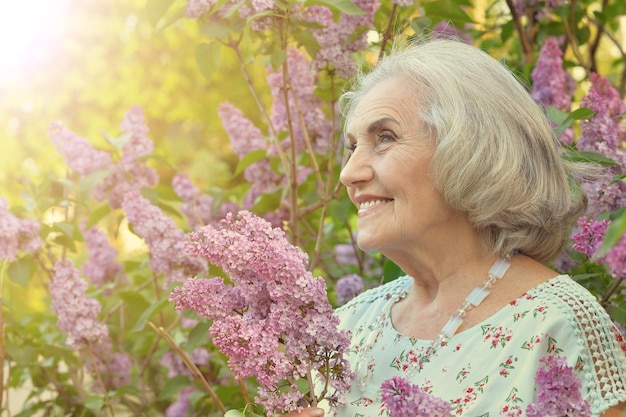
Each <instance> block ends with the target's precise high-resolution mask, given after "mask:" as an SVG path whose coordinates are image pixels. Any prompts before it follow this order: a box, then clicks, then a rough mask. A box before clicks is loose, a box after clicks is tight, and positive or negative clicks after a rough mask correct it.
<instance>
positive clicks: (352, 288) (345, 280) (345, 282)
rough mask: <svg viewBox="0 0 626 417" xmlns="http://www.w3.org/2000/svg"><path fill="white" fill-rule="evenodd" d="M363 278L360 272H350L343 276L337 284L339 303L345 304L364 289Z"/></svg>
mask: <svg viewBox="0 0 626 417" xmlns="http://www.w3.org/2000/svg"><path fill="white" fill-rule="evenodd" d="M363 288H364V285H363V278H361V276H360V275H358V274H349V275H345V276H343V277H341V278H340V279H339V280H338V281H337V284H336V285H335V295H336V296H337V304H339V305H343V304H345V303H347V302H348V301H350V300H352V299H353V298H354V297H356V296H357V295H358V294H360V293H361V292H362V291H363Z"/></svg>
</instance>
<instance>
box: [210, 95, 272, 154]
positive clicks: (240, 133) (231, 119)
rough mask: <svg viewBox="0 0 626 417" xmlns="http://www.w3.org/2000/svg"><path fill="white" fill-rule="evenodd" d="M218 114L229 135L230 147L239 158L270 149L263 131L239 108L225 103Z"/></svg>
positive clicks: (220, 106) (219, 108)
mask: <svg viewBox="0 0 626 417" xmlns="http://www.w3.org/2000/svg"><path fill="white" fill-rule="evenodd" d="M217 114H218V115H219V117H220V119H221V120H222V126H224V129H225V130H226V133H228V137H229V138H230V146H231V148H232V150H233V152H235V153H236V154H237V155H238V156H240V157H243V156H246V155H247V154H249V153H250V152H252V151H256V150H259V149H267V148H268V142H267V141H266V140H265V138H263V134H262V133H261V130H260V129H259V128H258V127H256V126H255V125H254V124H253V123H252V122H251V121H250V119H248V118H247V117H245V116H244V115H243V113H242V112H241V110H239V109H238V108H237V107H235V106H233V105H232V104H231V103H228V102H224V103H222V104H220V105H219V107H218V109H217Z"/></svg>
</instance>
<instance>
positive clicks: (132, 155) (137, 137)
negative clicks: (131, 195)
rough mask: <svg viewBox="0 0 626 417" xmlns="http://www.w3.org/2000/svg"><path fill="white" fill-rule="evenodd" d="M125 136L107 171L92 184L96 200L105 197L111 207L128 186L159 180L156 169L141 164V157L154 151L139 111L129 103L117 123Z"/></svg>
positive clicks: (137, 187) (148, 184)
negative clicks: (119, 123) (114, 162)
mask: <svg viewBox="0 0 626 417" xmlns="http://www.w3.org/2000/svg"><path fill="white" fill-rule="evenodd" d="M120 128H121V130H122V132H123V134H124V135H127V137H128V140H127V141H126V143H125V144H124V145H123V146H122V156H121V158H120V160H119V161H118V162H117V164H115V165H112V166H111V167H110V169H109V174H108V175H107V176H106V177H105V178H104V179H103V180H102V181H101V182H100V183H98V184H97V185H96V187H95V188H94V191H93V196H94V197H95V198H96V200H99V201H104V200H108V202H109V205H110V206H111V208H114V209H115V208H120V207H121V206H122V200H123V199H124V195H125V194H126V193H128V192H130V191H132V190H141V189H142V188H144V187H153V186H155V185H156V184H157V183H158V182H159V176H158V174H157V173H156V171H155V170H154V169H152V168H150V167H149V166H147V165H146V164H145V161H144V159H145V157H146V156H150V155H152V152H154V143H153V142H152V140H151V139H150V138H148V136H147V134H148V128H147V126H146V123H145V120H144V115H143V111H142V110H141V108H140V107H137V106H133V107H132V108H131V109H130V110H129V111H128V112H127V113H126V115H125V116H124V120H123V121H122V124H121V126H120Z"/></svg>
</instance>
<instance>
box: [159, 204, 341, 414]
mask: <svg viewBox="0 0 626 417" xmlns="http://www.w3.org/2000/svg"><path fill="white" fill-rule="evenodd" d="M187 250H188V251H189V253H190V254H192V255H200V256H202V257H204V258H206V259H208V260H209V261H210V262H211V263H213V264H214V265H216V266H218V267H220V268H222V270H223V271H224V272H225V273H226V274H227V275H228V277H229V282H228V283H227V282H225V281H224V280H223V279H222V278H212V279H200V280H199V279H188V280H187V281H186V282H185V283H184V284H183V286H182V287H179V288H176V289H175V290H174V291H173V292H172V294H171V295H170V300H171V301H172V302H175V303H176V308H177V309H179V310H180V309H191V310H194V311H195V312H196V313H197V314H198V315H199V316H200V317H204V318H206V319H209V320H212V325H211V329H210V332H211V335H212V336H213V342H214V343H215V345H216V346H217V347H218V348H219V349H220V350H221V351H222V352H223V353H224V354H225V355H226V356H228V365H229V367H230V368H231V369H232V370H233V371H234V372H235V373H237V375H238V376H239V377H241V378H248V377H251V376H255V377H256V378H257V381H258V382H259V384H260V385H261V389H259V392H258V396H257V401H258V402H259V403H261V404H263V405H264V406H265V407H266V410H267V412H268V415H272V413H281V414H283V413H284V412H287V411H289V410H295V409H297V407H298V400H299V399H300V398H301V396H302V395H301V394H300V393H298V392H296V393H293V392H281V391H283V390H282V389H281V385H280V384H281V381H285V380H298V379H301V378H304V377H305V376H306V374H307V370H308V369H320V367H322V366H326V369H335V370H337V369H340V370H339V371H336V372H337V373H336V374H334V375H331V376H330V378H329V379H328V383H329V395H328V397H327V399H329V400H330V401H331V404H332V405H333V406H338V405H341V404H343V403H344V401H345V396H344V393H345V392H346V390H347V389H348V388H349V384H350V380H351V379H352V374H351V373H350V371H349V366H348V364H347V362H346V361H345V359H344V357H343V352H344V351H346V349H347V348H348V345H349V339H348V337H347V335H346V334H345V333H344V332H340V331H338V330H337V324H338V321H337V318H336V317H335V316H334V315H333V312H332V307H331V306H330V303H329V302H328V299H327V295H326V285H325V282H324V280H323V279H321V278H314V277H313V276H312V274H311V273H310V272H309V271H307V269H306V265H307V261H308V259H307V256H306V254H304V253H303V252H302V251H301V250H300V249H299V248H297V247H295V246H293V245H291V244H290V243H289V242H288V240H287V238H286V236H285V233H284V232H283V231H282V230H281V229H278V228H272V227H271V225H270V224H269V223H268V222H267V221H265V220H263V219H261V218H260V217H257V216H255V215H253V214H252V213H250V212H247V211H241V212H239V214H238V215H237V216H236V217H235V216H234V215H232V214H229V215H227V217H226V219H224V220H223V221H222V226H221V228H220V229H216V228H214V227H212V226H205V227H203V228H201V229H200V230H198V231H197V232H192V233H191V241H190V243H189V244H188V246H187ZM325 377H328V376H323V375H319V378H325ZM287 391H288V390H287ZM318 394H319V392H317V393H316V395H318Z"/></svg>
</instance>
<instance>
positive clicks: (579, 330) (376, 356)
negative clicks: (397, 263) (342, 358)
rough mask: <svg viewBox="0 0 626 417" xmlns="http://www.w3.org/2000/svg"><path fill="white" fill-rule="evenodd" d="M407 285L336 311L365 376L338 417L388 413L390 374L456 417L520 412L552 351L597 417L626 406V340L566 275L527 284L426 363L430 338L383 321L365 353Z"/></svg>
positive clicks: (359, 375)
mask: <svg viewBox="0 0 626 417" xmlns="http://www.w3.org/2000/svg"><path fill="white" fill-rule="evenodd" d="M411 284H412V278H410V277H408V276H405V277H402V278H398V279H397V280H395V281H393V282H391V283H388V284H386V285H383V286H381V287H378V288H375V289H372V290H369V291H367V292H365V293H363V294H361V295H359V296H358V297H356V298H355V299H353V300H352V301H350V302H349V303H348V304H346V305H344V306H342V307H341V308H339V309H338V310H337V312H336V314H337V315H338V317H339V318H340V319H341V327H342V328H344V329H348V330H350V331H351V332H352V342H351V348H350V356H349V360H350V363H351V365H352V368H353V370H355V371H356V370H357V369H358V370H360V371H361V372H355V374H356V375H355V380H354V381H353V384H352V388H351V391H350V393H349V395H348V403H347V405H346V406H345V407H342V408H340V409H338V410H336V412H335V415H336V416H338V417H361V416H386V415H387V412H386V411H385V410H384V408H383V407H382V406H381V401H380V393H379V390H380V385H381V384H382V382H383V381H385V380H386V379H388V378H391V377H392V376H394V375H399V376H404V377H405V378H407V379H409V380H410V381H411V382H412V383H414V384H418V385H419V386H420V387H421V388H422V389H424V390H426V391H427V392H428V393H429V394H431V395H435V396H437V397H440V398H443V399H445V400H447V401H449V402H450V404H451V406H452V415H454V416H456V415H463V416H475V417H478V416H480V417H497V416H524V415H525V410H526V407H527V405H528V404H530V403H532V402H535V401H536V398H535V374H536V372H537V369H538V368H540V367H541V366H542V364H541V363H540V362H539V359H540V358H541V357H543V356H546V355H549V354H558V355H560V356H565V357H566V358H567V360H568V365H569V366H571V367H573V368H574V369H575V370H576V372H577V374H578V376H579V377H580V379H581V382H582V395H583V398H585V399H587V400H588V401H589V402H590V404H591V410H592V412H593V415H594V416H599V415H600V414H601V413H602V412H604V411H605V410H606V409H607V408H609V407H611V406H613V405H616V404H618V403H620V402H623V401H626V355H625V351H626V349H625V347H626V345H625V343H624V340H623V338H622V336H621V335H620V333H619V331H618V330H617V328H616V327H615V326H614V325H613V323H612V322H611V320H610V318H609V316H608V315H607V314H606V312H605V310H604V309H603V308H602V306H600V304H599V303H598V302H597V301H596V299H595V298H594V297H593V295H592V294H590V293H589V292H588V291H587V290H586V289H585V288H583V287H582V286H580V285H579V284H578V283H576V282H574V281H573V280H572V279H571V278H570V277H568V276H566V275H560V276H557V277H555V278H552V279H551V280H549V281H547V282H545V283H542V284H541V285H539V286H537V287H535V288H533V289H532V290H530V291H528V292H527V293H525V294H523V295H522V296H520V297H519V298H517V299H516V300H513V301H511V302H510V303H509V304H508V305H507V306H506V307H504V308H503V309H501V310H500V311H498V312H497V313H495V314H494V315H492V316H491V317H489V318H488V319H486V320H485V321H483V322H482V323H480V324H479V325H476V326H474V327H472V328H469V329H466V330H464V331H462V332H460V333H458V334H456V335H454V336H453V337H451V338H449V339H448V340H447V341H445V342H444V343H443V344H442V345H441V346H440V347H439V348H438V349H437V350H436V351H435V353H434V354H433V355H431V356H429V357H427V358H426V359H425V360H423V362H421V361H420V356H421V355H423V353H424V352H425V351H426V349H427V348H428V346H429V345H430V343H431V341H428V340H416V339H412V338H409V337H406V336H403V335H401V334H399V333H397V332H396V331H395V329H394V328H393V326H391V325H390V323H391V320H390V319H389V317H387V319H386V320H384V321H383V323H384V326H383V328H382V331H381V332H380V333H379V334H378V337H377V338H376V341H375V343H374V345H373V347H372V348H371V350H370V349H368V348H365V347H364V346H365V345H366V343H367V339H368V337H374V335H371V333H372V330H373V331H377V329H378V328H379V327H378V326H375V325H374V323H375V322H376V320H377V319H378V318H379V316H380V314H381V311H382V310H383V309H385V306H386V305H388V303H389V300H390V299H393V298H394V297H396V296H397V295H398V294H399V293H400V292H401V291H403V290H406V289H408V288H409V287H410V286H411ZM365 369H367V372H365Z"/></svg>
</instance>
